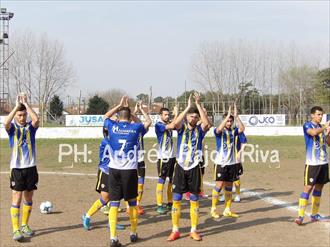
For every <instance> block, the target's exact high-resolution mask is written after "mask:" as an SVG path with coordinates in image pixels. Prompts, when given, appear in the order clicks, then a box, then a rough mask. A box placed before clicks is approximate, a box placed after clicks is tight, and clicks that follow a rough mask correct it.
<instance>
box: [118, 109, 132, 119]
mask: <svg viewBox="0 0 330 247" xmlns="http://www.w3.org/2000/svg"><path fill="white" fill-rule="evenodd" d="M118 116H119V117H120V118H123V119H130V117H131V109H130V108H129V107H126V106H123V107H121V108H120V109H119V111H118Z"/></svg>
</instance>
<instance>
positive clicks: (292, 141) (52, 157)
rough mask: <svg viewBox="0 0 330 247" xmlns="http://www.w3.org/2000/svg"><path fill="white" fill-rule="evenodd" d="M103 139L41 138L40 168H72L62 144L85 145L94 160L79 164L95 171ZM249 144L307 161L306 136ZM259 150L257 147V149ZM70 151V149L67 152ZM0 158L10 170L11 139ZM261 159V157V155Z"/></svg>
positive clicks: (284, 161) (149, 142) (148, 142)
mask: <svg viewBox="0 0 330 247" xmlns="http://www.w3.org/2000/svg"><path fill="white" fill-rule="evenodd" d="M100 141H101V139H39V140H37V160H38V165H39V167H40V168H45V169H56V170H58V169H62V168H63V167H64V166H70V165H72V163H75V162H74V155H73V154H72V155H71V156H68V157H67V156H65V157H63V162H62V163H59V161H58V159H59V146H60V145H61V144H69V145H71V146H72V148H73V145H74V144H76V145H77V150H78V151H79V152H81V151H83V150H84V144H86V145H87V150H88V151H91V154H89V155H88V160H92V162H91V163H89V162H84V161H83V160H82V159H83V158H82V157H81V156H80V160H79V161H78V162H77V163H75V164H76V165H77V166H80V167H82V168H93V169H95V165H96V164H97V163H98V148H99V144H100ZM248 142H249V144H253V145H258V148H257V149H258V150H259V152H260V151H261V150H262V151H263V152H265V151H266V150H269V151H271V150H278V151H279V156H280V163H281V166H283V165H289V164H290V163H292V162H300V163H302V164H303V163H304V159H305V146H304V140H303V138H302V137H257V136H249V137H248ZM155 143H156V139H155V138H145V147H146V150H149V149H150V148H152V147H153V145H154V144H155ZM204 144H207V145H208V150H209V151H212V150H214V149H215V139H214V138H212V137H209V138H206V139H205V141H204ZM255 147H256V146H255ZM65 150H67V149H65ZM0 155H1V156H0V157H1V158H0V159H1V165H0V168H1V170H6V169H8V167H9V165H8V164H9V159H10V149H9V145H8V141H7V140H1V141H0ZM259 160H260V155H259ZM245 164H246V165H247V166H249V167H250V169H255V168H258V169H259V168H261V167H263V166H265V164H261V163H260V162H259V163H256V162H254V163H252V162H250V161H249V160H246V162H245Z"/></svg>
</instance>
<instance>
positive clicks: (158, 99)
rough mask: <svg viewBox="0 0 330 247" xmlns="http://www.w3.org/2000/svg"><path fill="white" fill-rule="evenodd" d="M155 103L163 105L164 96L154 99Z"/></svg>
mask: <svg viewBox="0 0 330 247" xmlns="http://www.w3.org/2000/svg"><path fill="white" fill-rule="evenodd" d="M154 102H155V103H163V102H164V98H163V97H162V96H158V97H156V98H154Z"/></svg>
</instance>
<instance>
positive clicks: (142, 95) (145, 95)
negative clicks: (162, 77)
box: [136, 93, 149, 103]
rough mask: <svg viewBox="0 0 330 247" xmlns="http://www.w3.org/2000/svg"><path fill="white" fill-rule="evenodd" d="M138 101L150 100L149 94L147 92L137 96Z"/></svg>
mask: <svg viewBox="0 0 330 247" xmlns="http://www.w3.org/2000/svg"><path fill="white" fill-rule="evenodd" d="M136 99H137V101H140V100H141V101H142V102H145V103H147V102H149V95H148V94H145V93H140V94H138V95H137V96H136Z"/></svg>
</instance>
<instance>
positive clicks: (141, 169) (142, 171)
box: [138, 161, 146, 178]
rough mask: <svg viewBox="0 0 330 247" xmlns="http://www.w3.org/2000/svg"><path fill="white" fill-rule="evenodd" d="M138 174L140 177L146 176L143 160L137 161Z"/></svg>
mask: <svg viewBox="0 0 330 247" xmlns="http://www.w3.org/2000/svg"><path fill="white" fill-rule="evenodd" d="M138 176H139V177H142V178H144V177H145V176H146V164H145V163H144V161H141V162H139V163H138Z"/></svg>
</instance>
